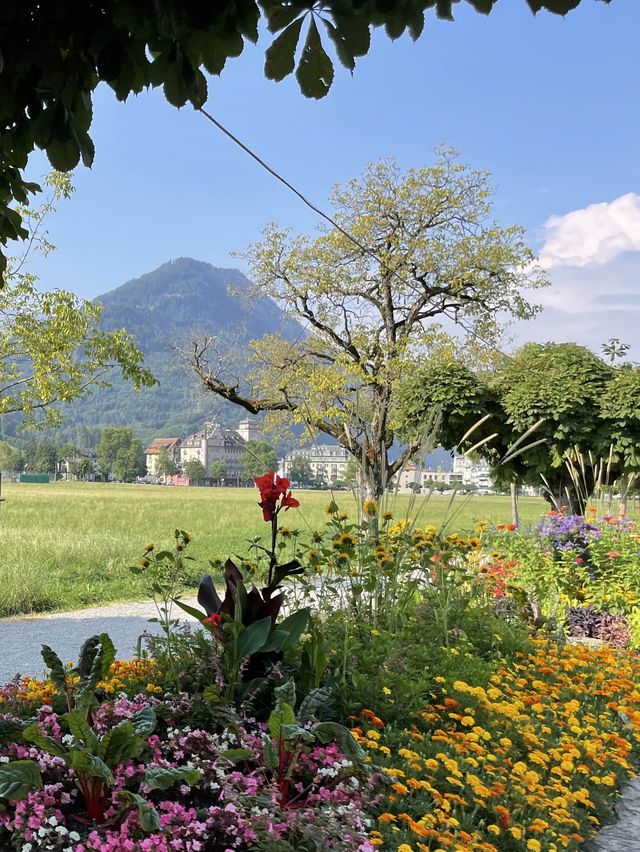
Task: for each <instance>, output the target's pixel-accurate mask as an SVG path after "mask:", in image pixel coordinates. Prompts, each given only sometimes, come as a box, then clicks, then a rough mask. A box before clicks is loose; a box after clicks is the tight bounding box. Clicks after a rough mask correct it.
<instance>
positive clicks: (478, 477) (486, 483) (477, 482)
mask: <svg viewBox="0 0 640 852" xmlns="http://www.w3.org/2000/svg"><path fill="white" fill-rule="evenodd" d="M453 471H454V473H457V474H459V475H461V476H462V484H463V485H473V486H475V487H476V488H477V489H478V491H491V490H493V480H492V478H491V465H490V464H489V462H488V461H486V459H471V458H469V456H461V455H458V454H457V453H456V455H454V457H453Z"/></svg>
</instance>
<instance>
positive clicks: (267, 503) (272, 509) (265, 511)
mask: <svg viewBox="0 0 640 852" xmlns="http://www.w3.org/2000/svg"><path fill="white" fill-rule="evenodd" d="M253 481H254V482H255V484H256V485H257V487H258V491H259V492H260V498H261V500H260V502H259V503H258V506H260V508H261V509H262V517H263V518H264V519H265V521H270V520H272V519H273V517H274V516H275V515H277V514H278V512H279V511H280V509H283V508H284V510H285V511H286V510H287V509H295V508H297V507H298V506H299V505H300V503H299V502H298V501H297V500H296V499H295V497H292V496H291V491H289V485H290V484H291V483H290V482H289V480H288V479H287V478H286V477H284V476H278V475H277V474H276V473H274V471H272V470H270V471H269V473H265V474H263V475H262V476H256V477H255V479H254V480H253ZM278 501H280V505H278Z"/></svg>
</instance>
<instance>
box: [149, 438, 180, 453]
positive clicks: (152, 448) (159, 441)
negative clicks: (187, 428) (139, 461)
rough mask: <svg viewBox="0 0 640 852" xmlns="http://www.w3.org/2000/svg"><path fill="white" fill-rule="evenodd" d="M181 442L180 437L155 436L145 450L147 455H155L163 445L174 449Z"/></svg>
mask: <svg viewBox="0 0 640 852" xmlns="http://www.w3.org/2000/svg"><path fill="white" fill-rule="evenodd" d="M179 443H180V438H154V439H153V441H152V442H151V443H150V444H149V446H148V447H147V449H146V450H145V451H144V452H145V455H147V456H154V455H157V453H158V452H159V451H160V448H161V447H165V449H167V450H172V449H173V448H174V447H175V445H176V444H179Z"/></svg>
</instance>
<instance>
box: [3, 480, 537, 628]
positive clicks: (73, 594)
mask: <svg viewBox="0 0 640 852" xmlns="http://www.w3.org/2000/svg"><path fill="white" fill-rule="evenodd" d="M3 496H4V497H6V502H4V503H2V504H0V572H1V573H0V578H1V579H0V582H1V585H0V615H11V614H14V613H21V612H30V611H43V610H51V609H68V608H74V607H82V606H89V605H91V604H95V603H104V602H107V601H113V600H125V599H134V598H137V597H140V595H141V592H142V590H141V586H140V581H139V579H138V578H136V577H134V576H132V575H131V574H130V573H129V571H128V570H127V566H128V565H132V564H135V563H136V562H137V561H138V560H139V558H140V555H141V552H142V550H143V548H144V547H145V545H146V544H150V543H154V544H156V545H162V546H166V545H169V544H170V543H171V541H172V538H173V531H174V529H175V528H176V527H179V528H181V529H185V530H187V531H188V532H189V533H190V535H191V536H192V539H193V545H192V546H191V547H190V552H191V555H192V556H194V557H196V561H195V562H194V563H193V574H194V582H195V581H196V578H197V577H199V575H200V574H201V573H203V571H204V570H206V561H207V558H208V557H210V556H224V557H226V556H228V555H234V554H241V555H246V554H247V547H246V541H247V539H248V538H250V537H255V536H257V535H260V534H266V530H267V527H266V524H265V523H264V522H263V520H262V515H261V512H260V509H259V508H258V506H257V505H256V503H257V499H258V495H257V491H255V490H254V489H231V488H230V489H227V488H175V487H173V488H170V487H162V486H152V485H112V484H108V485H105V484H93V483H91V484H90V483H87V484H85V483H56V484H53V483H52V484H49V485H26V484H19V485H18V484H16V485H7V486H6V487H5V488H4V489H3ZM296 496H297V497H298V498H299V499H300V503H301V505H300V509H299V510H290V511H289V512H288V513H287V514H286V515H283V516H282V522H283V523H284V524H285V525H286V526H289V527H291V528H298V529H300V530H303V531H304V530H305V529H308V530H310V529H313V528H317V527H319V526H321V525H322V524H323V523H324V522H325V520H326V515H325V513H324V507H325V506H326V505H327V503H328V502H329V499H330V494H329V493H328V492H317V491H302V492H300V491H298V492H296ZM335 499H336V500H337V502H338V504H339V505H340V508H341V509H342V510H343V511H345V512H349V513H350V514H353V515H354V516H355V515H356V505H355V501H354V498H353V496H352V495H351V494H349V493H346V492H338V493H337V494H336V495H335ZM449 503H450V500H449V498H448V497H444V496H442V497H441V496H433V497H431V499H430V500H429V501H428V502H425V498H424V497H422V498H421V497H418V498H417V500H415V501H413V502H412V501H410V498H409V497H405V496H398V497H397V498H389V502H388V505H387V506H386V507H385V508H387V509H389V510H391V511H393V513H394V515H395V517H396V518H398V519H400V518H403V517H405V516H406V515H407V513H409V515H410V517H412V518H414V517H416V516H417V518H418V521H419V522H421V523H434V524H437V525H441V524H442V523H443V522H444V521H445V519H447V518H448V519H449V521H448V529H450V530H469V529H472V528H473V527H474V526H475V524H476V523H477V521H479V520H484V519H486V520H488V521H491V522H493V523H509V522H510V520H511V518H510V508H509V500H508V498H507V497H493V496H486V497H477V496H475V497H472V498H470V499H469V498H466V497H456V498H455V500H454V501H453V504H452V505H451V506H450V505H449ZM544 510H545V504H544V501H542V500H540V499H535V498H525V499H523V500H521V506H520V511H521V517H522V522H523V524H525V525H526V524H530V523H535V522H536V521H537V520H538V518H539V517H540V515H541V514H542V512H543V511H544Z"/></svg>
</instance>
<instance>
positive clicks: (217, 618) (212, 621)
mask: <svg viewBox="0 0 640 852" xmlns="http://www.w3.org/2000/svg"><path fill="white" fill-rule="evenodd" d="M202 623H203V624H204V625H206V626H207V627H210V628H212V629H213V630H217V629H218V627H220V625H221V624H222V616H221V615H218V614H217V613H214V614H213V615H209V616H207V618H203V619H202Z"/></svg>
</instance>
